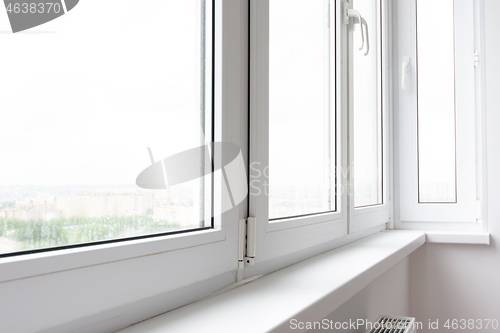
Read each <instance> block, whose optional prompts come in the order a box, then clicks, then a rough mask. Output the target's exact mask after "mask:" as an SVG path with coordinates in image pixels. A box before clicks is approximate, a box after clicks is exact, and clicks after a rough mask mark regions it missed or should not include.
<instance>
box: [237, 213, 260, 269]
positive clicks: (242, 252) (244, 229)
mask: <svg viewBox="0 0 500 333" xmlns="http://www.w3.org/2000/svg"><path fill="white" fill-rule="evenodd" d="M255 228H256V223H255V217H248V218H246V219H240V220H239V226H238V236H239V237H238V238H239V241H238V269H242V268H244V267H249V266H253V264H254V263H255V241H256V237H255V236H256V235H255V231H256V229H255Z"/></svg>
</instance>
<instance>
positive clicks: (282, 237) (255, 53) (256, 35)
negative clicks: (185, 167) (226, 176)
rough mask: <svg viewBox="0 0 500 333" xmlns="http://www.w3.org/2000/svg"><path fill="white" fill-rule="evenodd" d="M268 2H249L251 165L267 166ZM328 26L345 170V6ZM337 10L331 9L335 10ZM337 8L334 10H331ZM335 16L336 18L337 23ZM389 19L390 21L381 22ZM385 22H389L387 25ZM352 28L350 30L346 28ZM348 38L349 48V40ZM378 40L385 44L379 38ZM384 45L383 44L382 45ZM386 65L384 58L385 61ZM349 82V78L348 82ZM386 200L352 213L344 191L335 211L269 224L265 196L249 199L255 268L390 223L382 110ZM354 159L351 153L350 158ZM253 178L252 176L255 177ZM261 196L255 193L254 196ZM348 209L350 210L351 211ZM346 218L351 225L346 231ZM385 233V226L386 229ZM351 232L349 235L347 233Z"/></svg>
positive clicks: (340, 166) (340, 163)
mask: <svg viewBox="0 0 500 333" xmlns="http://www.w3.org/2000/svg"><path fill="white" fill-rule="evenodd" d="M269 1H272V0H250V158H249V159H250V163H253V162H258V163H260V164H259V165H268V162H269V102H268V101H269ZM331 4H332V7H331V9H330V21H331V22H335V27H336V29H335V34H331V36H332V38H335V40H333V41H332V45H335V50H336V51H335V57H334V59H332V66H335V68H336V70H335V78H336V86H335V87H334V88H332V94H336V117H337V118H336V119H337V122H336V123H337V128H336V144H337V150H336V151H337V166H336V169H337V170H348V163H347V161H348V160H349V158H348V154H349V148H348V141H347V140H348V135H347V133H348V131H349V125H348V110H349V109H348V108H349V102H348V98H349V95H348V91H349V90H348V89H346V83H347V82H348V75H349V70H348V67H347V66H346V64H347V61H346V60H347V57H349V56H350V54H351V56H352V53H349V52H348V45H351V46H350V47H349V48H350V49H352V48H353V46H352V31H351V28H348V26H347V25H345V24H344V23H343V22H344V21H343V20H342V16H341V15H342V12H343V10H344V8H345V7H344V1H332V3H331ZM333 6H335V7H333ZM333 8H335V10H332V9H333ZM387 10H388V5H387V2H386V1H385V0H383V1H382V11H387ZM335 16H336V17H335ZM385 17H388V16H385ZM386 21H387V20H386ZM349 26H351V25H349ZM387 29H388V24H387V22H385V23H383V24H382V30H383V31H381V32H378V33H377V35H378V36H380V35H379V34H386V35H388V30H387ZM349 36H351V43H350V44H349V42H348V38H349ZM382 40H386V39H384V38H382ZM384 43H386V42H384ZM379 51H380V52H382V53H383V52H385V53H386V54H388V44H384V45H383V46H382V49H381V50H380V49H379ZM383 59H384V61H388V60H387V58H385V57H384V58H383ZM384 69H385V70H382V68H381V70H382V72H383V74H382V75H384V76H383V80H384V81H383V82H388V80H386V79H388V78H389V77H390V75H388V73H387V72H386V70H388V69H389V67H388V66H384ZM351 79H352V78H351ZM381 90H382V91H384V94H385V95H384V96H383V97H382V98H383V103H384V105H388V104H387V102H388V93H387V92H388V91H389V89H386V88H384V89H382V88H381ZM384 110H386V111H384V128H385V129H384V134H383V135H384V158H383V160H384V162H383V163H384V170H385V171H384V185H383V186H384V189H383V193H384V199H383V204H381V205H378V206H375V207H369V208H361V209H359V210H354V209H353V208H352V207H353V205H354V201H353V197H351V198H349V196H348V191H347V190H344V191H342V193H341V194H339V195H337V211H335V212H330V213H323V214H316V215H309V216H301V217H292V218H286V219H280V220H279V221H274V222H270V221H269V200H268V197H267V196H265V195H252V193H250V195H249V216H252V217H255V218H256V223H257V230H256V253H255V263H256V264H258V263H260V262H263V261H266V260H269V259H273V258H277V257H280V256H284V255H288V254H292V253H294V252H298V251H301V250H304V249H307V248H311V247H314V246H316V245H319V244H322V243H325V242H328V241H332V240H334V239H338V238H341V237H344V236H346V235H348V234H350V233H355V232H359V231H362V230H368V229H370V228H374V227H377V226H380V225H384V224H386V223H387V222H389V215H390V207H391V205H390V202H389V183H390V182H389V179H390V173H389V168H388V166H389V163H388V161H389V136H388V133H389V131H388V120H387V119H388V116H387V115H388V111H387V110H389V108H388V107H387V108H384ZM351 153H352V152H351ZM298 158H300V157H298ZM253 176H255V175H253ZM250 177H251V179H252V180H257V182H254V183H253V184H252V186H253V187H258V186H260V190H261V191H260V193H265V189H264V184H265V183H264V181H265V179H264V177H265V175H263V174H261V175H260V178H258V177H257V178H255V177H252V174H251V176H250ZM337 181H338V184H337V186H338V187H339V188H340V187H343V188H344V189H346V188H347V187H348V186H349V185H348V184H349V183H348V181H350V179H348V177H344V176H343V174H341V173H340V174H339V175H338V177H337ZM257 192H259V191H257ZM349 207H351V208H349ZM349 216H350V220H351V224H350V225H349V223H348V221H349ZM384 227H385V226H384ZM349 228H350V230H349Z"/></svg>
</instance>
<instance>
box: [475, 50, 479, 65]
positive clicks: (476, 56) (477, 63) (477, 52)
mask: <svg viewBox="0 0 500 333" xmlns="http://www.w3.org/2000/svg"><path fill="white" fill-rule="evenodd" d="M474 67H476V68H477V67H479V50H474Z"/></svg>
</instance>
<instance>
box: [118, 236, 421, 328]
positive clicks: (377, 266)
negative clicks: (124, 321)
mask: <svg viewBox="0 0 500 333" xmlns="http://www.w3.org/2000/svg"><path fill="white" fill-rule="evenodd" d="M425 240H426V234H425V233H424V232H423V231H405V230H391V231H385V232H381V233H378V234H375V235H373V236H370V237H367V238H364V239H361V240H359V241H356V242H353V243H351V244H348V245H346V246H343V247H340V248H337V249H335V250H332V251H329V252H326V253H324V254H321V255H319V256H316V257H313V258H310V259H308V260H305V261H303V262H300V263H298V264H295V265H292V266H290V267H287V268H284V269H282V270H279V271H277V272H274V273H272V274H269V275H266V276H263V277H261V278H258V279H256V280H254V281H253V282H251V283H248V284H245V285H243V286H241V287H238V288H235V289H232V290H230V291H228V292H225V293H222V294H218V295H216V296H213V297H210V298H206V299H203V300H201V301H199V302H196V303H192V304H190V305H187V306H184V307H181V308H179V309H176V310H173V311H171V312H168V313H166V314H163V315H160V316H158V317H155V318H152V319H149V320H146V321H144V322H141V323H139V324H136V325H134V326H131V327H128V328H126V329H124V330H122V331H120V332H122V333H159V332H212V331H213V332H235V331H238V332H251V333H255V332H268V331H281V330H288V329H289V328H290V320H291V319H297V320H298V321H314V320H321V319H323V318H324V317H326V316H327V315H328V314H329V313H331V312H332V311H334V310H335V309H336V308H338V307H339V306H340V305H342V304H343V303H344V302H345V301H347V300H348V299H350V298H351V297H353V296H354V295H356V294H357V293H358V292H359V291H361V290H362V289H363V288H364V287H366V286H367V285H368V284H369V283H371V282H372V281H373V280H375V279H376V278H377V277H379V276H380V275H381V274H382V273H384V272H385V271H387V270H388V269H389V268H391V267H392V266H393V265H395V264H396V263H397V262H399V261H400V260H401V259H403V258H405V257H406V256H408V255H409V254H410V253H412V252H413V251H415V250H416V249H417V248H418V247H420V246H421V245H422V244H424V243H425Z"/></svg>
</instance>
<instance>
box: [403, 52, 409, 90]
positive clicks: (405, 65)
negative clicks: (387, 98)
mask: <svg viewBox="0 0 500 333" xmlns="http://www.w3.org/2000/svg"><path fill="white" fill-rule="evenodd" d="M409 72H410V57H403V65H402V68H401V73H402V74H401V89H402V90H405V89H406V84H405V78H406V73H409Z"/></svg>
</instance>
